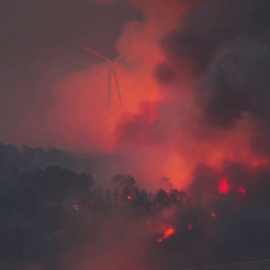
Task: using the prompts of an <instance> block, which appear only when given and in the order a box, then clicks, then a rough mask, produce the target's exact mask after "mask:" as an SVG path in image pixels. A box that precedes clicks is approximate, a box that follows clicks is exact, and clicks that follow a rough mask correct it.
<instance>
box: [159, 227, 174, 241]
mask: <svg viewBox="0 0 270 270" xmlns="http://www.w3.org/2000/svg"><path fill="white" fill-rule="evenodd" d="M174 233H175V229H174V228H173V227H169V228H168V229H167V230H166V231H165V232H164V234H163V236H162V237H160V238H158V242H159V243H161V242H162V241H163V240H164V239H167V238H169V237H170V236H171V235H172V234H174Z"/></svg>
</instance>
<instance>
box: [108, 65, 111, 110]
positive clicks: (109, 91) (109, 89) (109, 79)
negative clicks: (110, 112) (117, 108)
mask: <svg viewBox="0 0 270 270" xmlns="http://www.w3.org/2000/svg"><path fill="white" fill-rule="evenodd" d="M111 88H112V65H109V66H108V107H109V108H110V106H111Z"/></svg>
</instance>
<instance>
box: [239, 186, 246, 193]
mask: <svg viewBox="0 0 270 270" xmlns="http://www.w3.org/2000/svg"><path fill="white" fill-rule="evenodd" d="M238 191H239V192H241V193H242V194H243V195H246V190H245V189H244V188H243V187H239V188H238Z"/></svg>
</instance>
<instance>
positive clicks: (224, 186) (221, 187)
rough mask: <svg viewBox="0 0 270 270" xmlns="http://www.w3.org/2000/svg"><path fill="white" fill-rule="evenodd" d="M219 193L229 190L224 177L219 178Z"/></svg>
mask: <svg viewBox="0 0 270 270" xmlns="http://www.w3.org/2000/svg"><path fill="white" fill-rule="evenodd" d="M218 189H219V193H224V194H227V193H228V192H229V191H230V188H229V185H228V181H227V179H226V178H225V177H223V178H221V180H220V182H219V188H218Z"/></svg>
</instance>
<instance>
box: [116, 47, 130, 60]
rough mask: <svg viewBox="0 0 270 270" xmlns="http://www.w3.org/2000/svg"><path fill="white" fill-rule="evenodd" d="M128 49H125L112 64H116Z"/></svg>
mask: <svg viewBox="0 0 270 270" xmlns="http://www.w3.org/2000/svg"><path fill="white" fill-rule="evenodd" d="M129 50H130V49H126V50H125V51H123V52H122V53H121V54H120V55H119V56H118V57H117V58H116V59H115V60H114V61H113V63H114V64H116V63H117V62H118V61H119V60H120V59H121V58H122V57H123V56H124V55H125V54H127V52H128V51H129Z"/></svg>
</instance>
